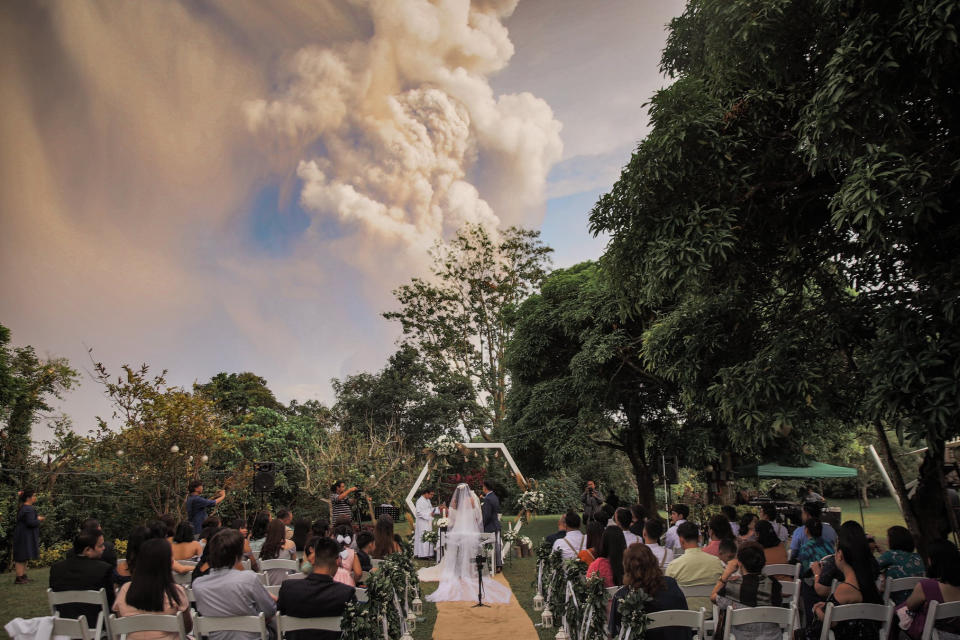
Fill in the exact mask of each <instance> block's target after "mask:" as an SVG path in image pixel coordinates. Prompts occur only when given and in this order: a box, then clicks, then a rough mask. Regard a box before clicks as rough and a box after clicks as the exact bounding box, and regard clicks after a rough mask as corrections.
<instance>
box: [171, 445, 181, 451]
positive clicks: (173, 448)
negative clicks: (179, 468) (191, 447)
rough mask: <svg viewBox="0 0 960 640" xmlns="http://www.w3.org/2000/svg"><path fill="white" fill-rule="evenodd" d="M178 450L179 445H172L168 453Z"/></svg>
mask: <svg viewBox="0 0 960 640" xmlns="http://www.w3.org/2000/svg"><path fill="white" fill-rule="evenodd" d="M178 451H180V447H178V446H177V445H173V446H172V447H170V453H177V452H178Z"/></svg>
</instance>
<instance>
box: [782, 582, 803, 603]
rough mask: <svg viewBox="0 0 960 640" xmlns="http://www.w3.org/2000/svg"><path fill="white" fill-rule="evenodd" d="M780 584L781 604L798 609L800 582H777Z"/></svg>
mask: <svg viewBox="0 0 960 640" xmlns="http://www.w3.org/2000/svg"><path fill="white" fill-rule="evenodd" d="M777 582H779V583H780V589H781V594H782V595H783V604H785V605H787V604H789V605H791V606H794V607H797V608H799V607H800V581H799V580H795V581H792V582H791V581H789V580H778V581H777Z"/></svg>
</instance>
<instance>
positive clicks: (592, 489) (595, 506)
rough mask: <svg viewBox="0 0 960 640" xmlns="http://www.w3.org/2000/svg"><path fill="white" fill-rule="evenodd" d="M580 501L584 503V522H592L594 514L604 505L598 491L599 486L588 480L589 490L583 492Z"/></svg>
mask: <svg viewBox="0 0 960 640" xmlns="http://www.w3.org/2000/svg"><path fill="white" fill-rule="evenodd" d="M580 500H581V501H582V502H583V521H584V522H590V521H591V520H592V519H593V514H595V513H596V512H597V511H599V510H600V505H602V504H603V498H602V497H601V496H600V492H599V491H597V485H596V484H595V483H594V482H593V480H587V490H586V491H584V492H583V496H582V497H581V498H580Z"/></svg>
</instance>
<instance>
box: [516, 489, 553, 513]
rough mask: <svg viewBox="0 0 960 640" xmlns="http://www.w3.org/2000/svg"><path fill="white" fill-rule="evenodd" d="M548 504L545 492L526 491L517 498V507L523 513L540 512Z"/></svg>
mask: <svg viewBox="0 0 960 640" xmlns="http://www.w3.org/2000/svg"><path fill="white" fill-rule="evenodd" d="M546 504H547V497H546V496H545V495H543V491H524V492H523V493H522V494H521V495H520V497H519V498H517V506H518V507H520V509H521V510H523V511H540V510H541V509H543V508H544V507H545V506H546Z"/></svg>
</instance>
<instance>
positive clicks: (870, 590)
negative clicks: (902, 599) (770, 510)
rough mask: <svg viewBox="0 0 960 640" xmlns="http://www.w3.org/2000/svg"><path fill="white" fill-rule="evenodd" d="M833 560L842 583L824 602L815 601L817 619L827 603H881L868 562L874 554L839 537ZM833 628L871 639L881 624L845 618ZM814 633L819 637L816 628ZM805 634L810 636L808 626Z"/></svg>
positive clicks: (852, 639)
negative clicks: (845, 619) (841, 575)
mask: <svg viewBox="0 0 960 640" xmlns="http://www.w3.org/2000/svg"><path fill="white" fill-rule="evenodd" d="M808 522H809V521H808ZM834 559H835V561H836V563H837V569H839V570H840V571H841V572H843V582H840V583H839V584H838V585H837V589H836V591H834V592H833V595H831V596H830V597H828V598H827V602H818V603H816V604H815V605H813V613H814V615H816V616H817V619H819V620H821V621H822V620H823V616H824V612H825V611H826V605H827V604H828V603H833V604H834V606H839V605H844V604H860V603H861V602H863V603H871V604H882V603H883V598H882V597H881V596H880V592H879V591H877V584H876V573H875V572H874V565H873V564H872V563H871V560H873V556H872V555H871V554H870V550H869V548H868V547H863V546H861V545H858V544H852V543H851V542H850V541H848V540H843V539H842V538H841V539H838V541H837V552H836V554H834ZM813 626H816V625H810V627H813ZM832 627H833V632H834V634H835V635H836V636H837V637H838V638H844V639H845V640H868V639H871V640H872V639H873V638H876V637H877V634H878V633H879V632H880V623H879V622H874V621H872V620H847V621H844V622H838V623H836V624H834V625H832ZM816 635H817V637H819V635H820V633H819V631H817V634H816ZM808 637H810V636H809V627H808Z"/></svg>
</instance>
